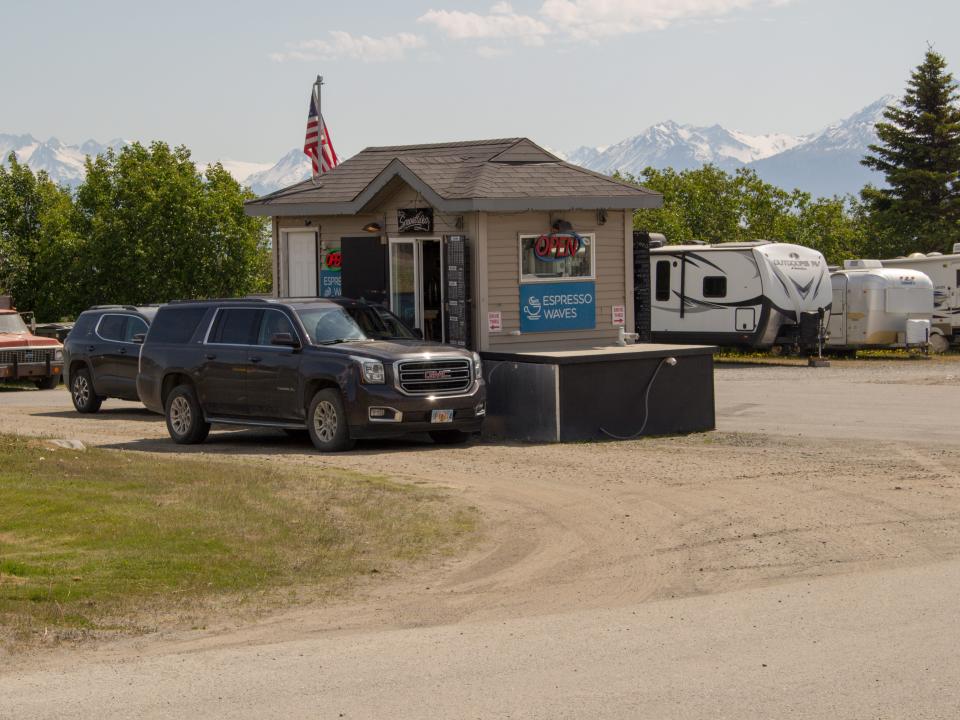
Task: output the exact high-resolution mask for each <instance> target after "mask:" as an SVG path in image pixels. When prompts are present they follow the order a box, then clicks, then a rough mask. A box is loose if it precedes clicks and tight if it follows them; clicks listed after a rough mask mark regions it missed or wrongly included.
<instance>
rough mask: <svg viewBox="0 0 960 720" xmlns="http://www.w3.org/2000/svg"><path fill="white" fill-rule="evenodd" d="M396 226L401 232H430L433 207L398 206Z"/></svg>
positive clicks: (431, 230)
mask: <svg viewBox="0 0 960 720" xmlns="http://www.w3.org/2000/svg"><path fill="white" fill-rule="evenodd" d="M397 227H399V228H400V232H402V233H411V232H417V233H432V232H433V208H400V209H399V210H397Z"/></svg>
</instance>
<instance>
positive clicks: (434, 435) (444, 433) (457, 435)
mask: <svg viewBox="0 0 960 720" xmlns="http://www.w3.org/2000/svg"><path fill="white" fill-rule="evenodd" d="M430 439H431V440H433V441H434V442H435V443H437V445H462V444H463V443H465V442H466V441H467V440H469V439H470V434H469V433H465V432H464V431H463V430H434V431H433V432H431V433H430Z"/></svg>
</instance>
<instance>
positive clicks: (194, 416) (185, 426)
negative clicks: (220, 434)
mask: <svg viewBox="0 0 960 720" xmlns="http://www.w3.org/2000/svg"><path fill="white" fill-rule="evenodd" d="M164 415H165V416H166V418H167V432H169V433H170V437H171V438H173V441H174V442H175V443H178V444H180V445H194V444H196V443H202V442H203V441H204V440H206V438H207V435H208V434H209V433H210V423H208V422H207V421H206V420H204V419H203V410H201V409H200V403H198V402H197V396H196V393H194V392H193V388H192V387H190V386H189V385H177V387H175V388H174V389H173V391H172V392H171V393H170V395H168V396H167V402H166V405H165V406H164Z"/></svg>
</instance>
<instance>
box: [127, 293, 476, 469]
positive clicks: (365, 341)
mask: <svg viewBox="0 0 960 720" xmlns="http://www.w3.org/2000/svg"><path fill="white" fill-rule="evenodd" d="M137 390H138V391H139V395H140V399H141V401H142V402H143V403H144V405H146V406H147V407H148V408H150V409H151V410H154V411H156V412H159V413H163V414H164V415H165V416H166V419H167V429H168V431H169V432H170V436H171V437H172V438H173V439H174V441H176V442H178V443H197V442H202V441H203V440H204V439H205V438H206V436H207V433H208V432H209V431H210V424H211V423H227V424H235V425H256V426H265V427H275V428H281V429H284V430H289V431H303V430H306V431H308V432H309V434H310V438H311V439H312V440H313V443H314V445H315V446H316V447H317V448H318V449H319V450H321V451H326V452H333V451H338V450H346V449H349V448H350V447H351V446H352V444H353V441H354V440H357V439H360V438H377V437H387V436H395V435H401V434H406V433H414V432H427V433H429V434H430V436H431V437H432V438H433V439H434V440H435V441H436V442H440V443H457V442H463V441H464V440H466V439H467V438H468V436H469V434H470V433H475V432H478V431H479V430H480V425H481V423H482V421H483V417H484V415H485V414H486V406H485V397H486V392H485V387H484V383H483V375H482V373H481V368H480V357H479V355H477V354H476V353H472V352H470V351H467V350H463V349H460V348H455V347H451V346H447V345H439V344H436V343H427V342H424V341H423V340H422V339H420V338H419V337H418V334H417V333H416V332H415V331H413V330H410V329H409V328H408V327H407V326H406V325H404V324H403V322H402V321H401V320H400V319H399V318H397V317H396V316H395V315H393V314H392V313H391V312H390V311H389V310H387V309H386V308H384V307H381V306H379V305H373V304H369V303H365V302H362V301H352V300H344V299H330V300H307V301H287V302H279V301H269V300H259V299H256V300H221V301H204V302H176V303H171V304H169V305H165V306H164V307H162V308H160V310H159V311H158V312H157V315H156V318H155V319H154V321H153V323H152V324H151V326H150V331H149V333H147V336H146V340H145V341H144V344H143V347H142V349H141V352H140V372H139V374H138V376H137Z"/></svg>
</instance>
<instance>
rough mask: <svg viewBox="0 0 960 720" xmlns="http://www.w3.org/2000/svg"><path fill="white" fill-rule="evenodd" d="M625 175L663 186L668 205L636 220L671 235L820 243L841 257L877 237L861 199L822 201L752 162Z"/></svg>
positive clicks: (857, 253)
mask: <svg viewBox="0 0 960 720" xmlns="http://www.w3.org/2000/svg"><path fill="white" fill-rule="evenodd" d="M622 177H623V178H624V179H626V180H629V181H634V182H639V183H640V184H642V185H644V186H645V187H649V188H651V189H653V190H657V191H659V192H661V193H663V207H662V208H660V209H657V210H638V211H637V212H636V214H635V215H634V227H635V228H636V229H638V230H640V229H642V230H650V231H653V232H662V233H663V234H665V235H666V236H667V239H668V241H670V242H685V241H691V240H701V241H704V242H711V243H714V242H726V241H744V240H758V239H766V240H778V241H781V242H792V243H796V244H799V245H806V246H808V247H812V248H816V249H818V250H820V251H821V252H822V253H823V254H824V256H825V257H826V258H827V261H828V262H830V263H834V264H839V263H842V262H843V261H844V260H846V259H848V258H851V257H863V254H862V252H863V249H864V248H865V247H866V246H867V243H868V239H869V237H870V235H869V233H868V231H867V223H866V221H865V218H864V214H863V211H862V206H861V205H860V204H859V203H857V202H856V201H855V200H854V199H853V198H847V199H844V198H821V199H817V200H814V199H813V198H812V197H811V196H810V194H809V193H805V192H802V191H800V190H794V191H792V192H787V191H786V190H783V189H782V188H778V187H776V186H774V185H771V184H770V183H767V182H764V181H763V180H761V179H760V177H759V176H758V175H757V174H756V172H754V171H753V170H749V169H746V168H741V169H739V170H737V171H736V172H735V173H733V174H730V173H726V172H724V171H723V170H721V169H719V168H717V167H715V166H712V165H706V166H704V167H702V168H698V169H695V170H684V171H682V172H676V171H675V170H671V169H667V170H656V169H654V168H647V169H646V170H644V171H643V173H642V175H641V176H640V178H638V179H637V178H633V177H631V176H622Z"/></svg>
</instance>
